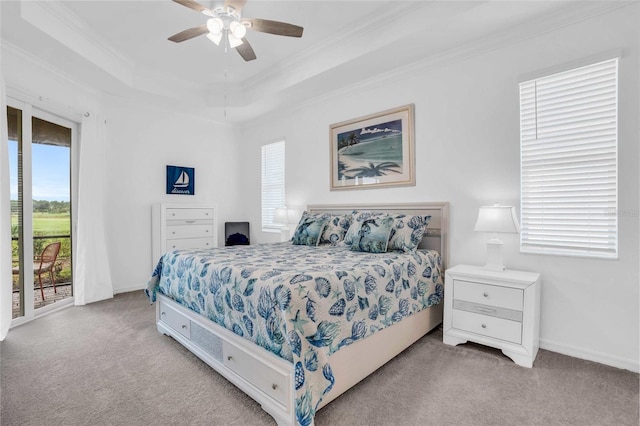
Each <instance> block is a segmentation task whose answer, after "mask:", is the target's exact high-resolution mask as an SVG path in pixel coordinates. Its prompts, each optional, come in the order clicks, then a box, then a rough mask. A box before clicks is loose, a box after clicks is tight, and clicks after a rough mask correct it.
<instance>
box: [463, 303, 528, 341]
mask: <svg viewBox="0 0 640 426" xmlns="http://www.w3.org/2000/svg"><path fill="white" fill-rule="evenodd" d="M454 312H455V313H454V315H453V318H452V320H453V321H452V326H453V328H457V329H458V330H462V331H468V332H471V333H476V334H480V335H482V336H487V337H491V338H494V339H500V340H505V341H507V342H511V343H516V344H521V343H522V323H520V322H516V321H510V320H506V319H502V318H496V317H490V316H486V315H480V314H475V313H472V312H466V311H460V310H457V309H454Z"/></svg>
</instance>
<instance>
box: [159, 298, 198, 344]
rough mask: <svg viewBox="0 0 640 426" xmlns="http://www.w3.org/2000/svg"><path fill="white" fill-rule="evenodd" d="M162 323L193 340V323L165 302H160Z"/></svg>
mask: <svg viewBox="0 0 640 426" xmlns="http://www.w3.org/2000/svg"><path fill="white" fill-rule="evenodd" d="M160 321H162V322H163V323H165V324H167V325H168V326H169V327H171V328H173V329H174V330H175V331H177V332H178V333H180V334H182V335H183V336H185V337H186V338H191V321H189V319H188V318H186V317H184V316H183V315H182V314H181V313H180V312H178V311H176V310H175V309H173V308H172V307H171V306H169V305H167V304H166V303H163V302H160Z"/></svg>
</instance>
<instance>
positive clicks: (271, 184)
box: [260, 138, 286, 233]
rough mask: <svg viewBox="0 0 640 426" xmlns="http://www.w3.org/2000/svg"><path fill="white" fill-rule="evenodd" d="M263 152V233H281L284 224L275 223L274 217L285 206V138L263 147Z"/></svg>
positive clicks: (261, 205)
mask: <svg viewBox="0 0 640 426" xmlns="http://www.w3.org/2000/svg"><path fill="white" fill-rule="evenodd" d="M261 151H262V155H261V191H260V194H261V204H260V207H261V210H260V211H261V225H262V232H273V233H279V232H280V231H281V229H282V227H283V226H284V224H280V223H273V217H274V216H275V209H277V208H279V207H283V206H284V205H285V154H286V145H285V140H284V138H283V139H281V140H278V141H277V142H272V143H268V144H265V145H262V148H261ZM267 173H270V176H266V174H267ZM267 179H268V180H267Z"/></svg>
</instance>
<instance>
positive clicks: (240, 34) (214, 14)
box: [169, 0, 303, 61]
mask: <svg viewBox="0 0 640 426" xmlns="http://www.w3.org/2000/svg"><path fill="white" fill-rule="evenodd" d="M173 1H174V2H176V3H179V4H181V5H183V6H186V7H188V8H189V9H193V10H195V11H198V12H201V13H203V14H205V15H207V16H208V17H209V19H208V20H207V23H206V24H203V25H199V26H197V27H193V28H189V29H186V30H184V31H181V32H179V33H177V34H174V35H172V36H171V37H169V40H171V41H173V42H176V43H181V42H183V41H186V40H190V39H192V38H194V37H198V36H200V35H203V34H206V33H208V34H207V38H209V40H211V41H212V42H214V43H215V44H216V45H220V42H221V41H223V42H224V46H225V49H226V48H227V46H228V47H230V48H232V49H233V48H235V49H236V50H237V51H238V53H239V54H240V56H242V58H243V59H244V60H245V61H253V60H254V59H256V54H255V52H254V51H253V48H252V47H251V45H250V44H249V42H248V41H247V39H246V38H245V35H246V33H247V29H250V30H253V31H259V32H263V33H269V34H275V35H281V36H287V37H302V30H303V28H302V27H299V26H297V25H292V24H287V23H286V22H278V21H271V20H269V19H257V18H242V16H241V14H242V7H243V6H244V4H245V3H246V0H225V2H224V6H220V7H216V8H213V9H211V8H208V7H206V6H203V5H201V4H200V3H198V2H197V1H194V0H173ZM227 43H228V44H227Z"/></svg>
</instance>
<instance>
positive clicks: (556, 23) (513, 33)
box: [237, 0, 638, 125]
mask: <svg viewBox="0 0 640 426" xmlns="http://www.w3.org/2000/svg"><path fill="white" fill-rule="evenodd" d="M632 5H636V6H637V5H638V1H637V0H630V1H616V2H609V1H603V2H597V1H583V2H569V3H568V5H567V6H566V7H565V8H563V9H562V10H560V11H558V10H554V11H552V12H549V13H547V14H544V15H542V16H540V17H538V19H536V20H535V21H532V22H527V23H525V24H518V25H514V26H510V27H508V28H504V29H502V30H500V31H497V32H494V33H492V34H489V35H487V36H485V37H481V38H477V39H474V40H472V41H470V42H468V43H465V44H462V45H460V46H458V47H456V48H454V49H448V50H445V51H442V52H439V53H437V54H433V55H429V56H428V57H426V58H423V59H420V60H417V61H414V62H411V63H408V64H405V65H403V66H399V67H397V68H394V69H392V70H389V71H386V72H382V73H379V74H376V75H374V76H371V77H369V78H365V79H362V80H360V81H358V82H357V83H352V84H348V85H347V86H344V87H338V88H335V89H333V90H330V91H325V92H323V93H322V94H321V95H317V96H312V97H308V98H304V99H302V100H300V101H295V102H284V101H283V102H281V103H280V108H276V107H273V108H271V110H269V111H267V112H265V113H262V114H256V115H252V116H247V117H243V118H242V119H239V120H237V122H238V123H239V124H251V125H253V124H258V123H261V122H264V121H269V120H272V119H273V118H274V117H277V116H281V115H282V114H283V113H286V112H294V111H299V110H301V109H304V108H306V107H311V106H314V105H318V104H322V103H323V102H327V101H331V100H333V99H336V98H339V97H342V98H344V97H345V96H349V95H356V94H357V93H359V92H361V91H362V90H368V89H370V88H372V87H379V86H381V85H385V84H389V83H392V82H395V81H398V80H401V79H403V78H407V76H414V75H421V74H424V72H425V71H427V70H429V69H432V68H435V67H439V66H446V65H449V64H453V63H455V62H460V61H464V60H467V59H469V58H472V57H474V56H477V55H480V54H483V53H487V52H490V51H494V50H497V49H500V48H503V47H507V46H510V45H513V44H516V43H519V42H522V41H524V40H527V39H531V38H535V37H538V36H541V35H544V34H548V33H551V32H553V31H557V30H559V29H561V28H565V27H569V26H572V25H575V24H578V23H580V22H583V21H586V20H589V19H592V18H594V17H597V16H600V15H604V14H607V13H610V12H613V11H615V10H617V9H622V8H625V7H629V6H632ZM282 106H284V108H282Z"/></svg>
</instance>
